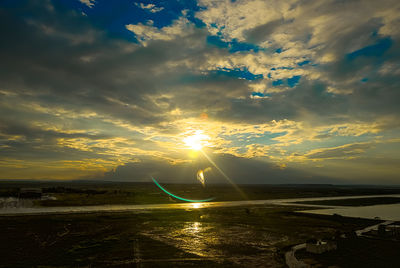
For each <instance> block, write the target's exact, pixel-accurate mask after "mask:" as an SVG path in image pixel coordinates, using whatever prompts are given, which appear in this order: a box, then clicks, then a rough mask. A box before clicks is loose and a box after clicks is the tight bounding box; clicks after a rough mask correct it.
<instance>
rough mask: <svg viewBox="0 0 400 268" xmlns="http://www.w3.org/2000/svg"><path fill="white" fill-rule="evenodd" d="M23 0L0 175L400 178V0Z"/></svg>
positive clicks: (14, 10) (1, 7)
mask: <svg viewBox="0 0 400 268" xmlns="http://www.w3.org/2000/svg"><path fill="white" fill-rule="evenodd" d="M18 2H19V3H18V4H17V3H15V4H10V5H7V4H0V11H1V12H2V13H1V14H3V15H2V16H1V18H2V25H3V26H4V27H2V28H1V29H0V34H1V35H2V36H4V37H5V38H4V40H5V41H3V42H2V44H1V46H0V54H1V59H2V60H1V62H0V179H82V178H83V179H106V180H125V181H146V180H147V179H148V178H149V175H152V174H153V173H154V174H158V175H159V177H157V179H159V180H160V182H163V181H164V180H165V181H184V180H185V179H184V177H185V176H186V177H185V178H186V180H187V181H191V180H194V181H195V182H196V181H197V179H196V176H197V175H196V174H197V172H198V171H201V170H202V171H203V173H201V174H203V175H199V176H200V178H205V177H207V181H209V180H210V181H211V182H212V181H213V180H215V181H217V180H218V178H217V177H218V176H219V175H217V173H218V172H213V171H210V172H209V173H207V174H206V173H205V170H206V169H207V168H208V167H209V166H211V165H210V162H209V161H208V160H207V159H205V156H204V155H203V153H205V154H206V155H207V156H208V157H210V159H212V160H213V161H215V164H216V165H217V166H218V167H220V168H221V170H222V171H223V172H225V173H226V174H225V175H224V176H228V177H229V178H231V179H232V181H234V182H240V183H286V182H290V183H296V182H300V183H301V182H307V183H372V184H380V183H385V184H398V183H400V177H399V174H400V154H399V151H400V140H399V137H400V118H399V114H400V110H399V107H400V106H399V103H398V100H399V99H400V95H399V94H400V91H399V90H398V89H399V88H398V87H399V86H398V85H399V84H400V80H399V77H400V67H399V62H400V56H399V55H400V53H399V51H400V47H399V44H400V31H399V29H400V23H399V21H400V20H399V14H398V12H397V11H398V9H399V8H400V2H399V1H394V0H393V1H392V0H383V1H378V2H377V1H373V0H366V2H363V3H361V2H360V1H342V2H340V1H339V2H338V1H330V2H326V1H306V2H304V1H297V0H288V1H275V0H274V1H263V0H237V1H208V0H199V1H195V0H193V1H191V0H188V1H179V2H176V1H175V0H171V1H164V2H159V3H154V6H153V5H152V6H151V8H147V9H146V8H143V7H142V6H141V5H140V4H132V3H129V4H127V3H125V2H120V1H100V0H99V1H90V4H88V3H89V2H88V1H81V2H79V1H62V2H59V1H48V2H46V4H43V5H41V4H38V3H36V2H30V1H22V2H20V1H18ZM100 2H101V4H100ZM122 11H123V12H122ZM26 14H30V15H29V18H28V17H26ZM105 14H107V15H105ZM212 166H213V165H212ZM213 170H214V171H215V168H214V166H213ZM189 171H190V172H189ZM163 176H164V177H163ZM213 176H214V177H213ZM221 176H222V175H221ZM181 177H182V179H181ZM222 177H223V176H222Z"/></svg>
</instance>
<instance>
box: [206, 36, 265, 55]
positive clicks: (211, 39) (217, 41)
mask: <svg viewBox="0 0 400 268" xmlns="http://www.w3.org/2000/svg"><path fill="white" fill-rule="evenodd" d="M207 43H208V44H211V45H214V46H217V47H219V48H228V49H229V52H231V53H235V52H242V51H243V52H245V51H254V52H256V53H257V52H258V51H259V50H260V48H259V47H258V46H256V45H253V44H250V43H244V42H238V41H237V39H233V40H232V41H230V42H226V41H223V40H222V38H221V37H220V36H218V35H210V36H207Z"/></svg>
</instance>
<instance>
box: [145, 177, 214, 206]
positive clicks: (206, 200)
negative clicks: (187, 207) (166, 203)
mask: <svg viewBox="0 0 400 268" xmlns="http://www.w3.org/2000/svg"><path fill="white" fill-rule="evenodd" d="M151 178H152V179H153V182H154V183H155V184H156V185H157V186H158V188H160V189H161V190H163V191H164V192H165V193H166V194H169V195H170V196H172V197H174V198H176V199H179V200H182V201H186V202H192V203H199V202H208V201H211V200H214V197H211V198H207V199H202V200H194V199H187V198H183V197H179V196H177V195H174V194H173V193H170V192H168V191H167V190H166V189H165V188H164V187H162V186H161V185H160V184H159V183H158V182H157V181H156V179H154V178H153V177H151Z"/></svg>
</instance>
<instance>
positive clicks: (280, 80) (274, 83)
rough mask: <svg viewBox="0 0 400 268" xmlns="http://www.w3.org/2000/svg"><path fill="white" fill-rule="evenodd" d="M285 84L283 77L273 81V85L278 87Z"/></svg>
mask: <svg viewBox="0 0 400 268" xmlns="http://www.w3.org/2000/svg"><path fill="white" fill-rule="evenodd" d="M280 85H283V80H282V79H278V80H275V81H272V86H274V87H276V86H280Z"/></svg>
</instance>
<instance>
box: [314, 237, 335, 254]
mask: <svg viewBox="0 0 400 268" xmlns="http://www.w3.org/2000/svg"><path fill="white" fill-rule="evenodd" d="M336 249H337V244H336V242H334V241H322V240H315V239H314V240H309V241H307V244H306V250H307V252H311V253H315V254H321V253H324V252H327V251H331V250H336Z"/></svg>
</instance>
